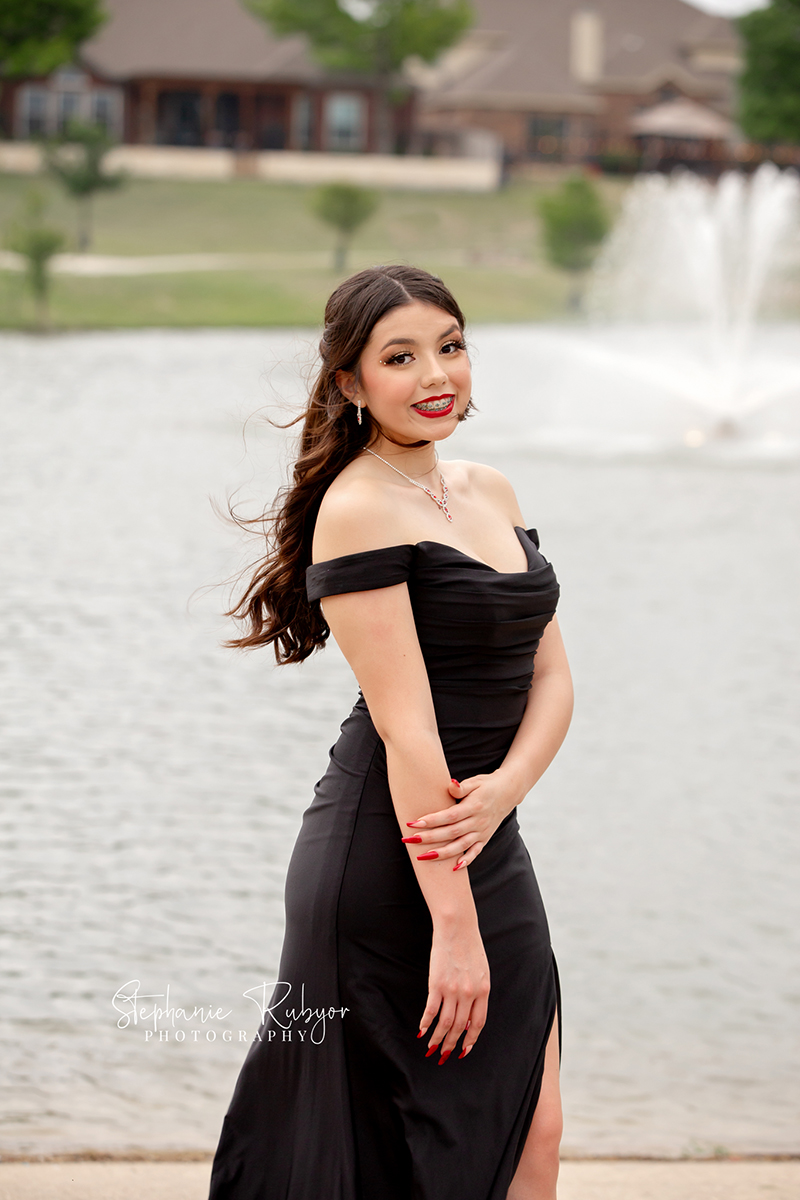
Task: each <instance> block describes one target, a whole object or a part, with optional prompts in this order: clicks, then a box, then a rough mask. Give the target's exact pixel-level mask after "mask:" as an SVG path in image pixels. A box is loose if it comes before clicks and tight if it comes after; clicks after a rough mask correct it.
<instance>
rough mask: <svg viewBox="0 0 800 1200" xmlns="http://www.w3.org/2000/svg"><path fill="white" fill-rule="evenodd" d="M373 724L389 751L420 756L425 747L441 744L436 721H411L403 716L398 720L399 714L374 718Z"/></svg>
mask: <svg viewBox="0 0 800 1200" xmlns="http://www.w3.org/2000/svg"><path fill="white" fill-rule="evenodd" d="M373 724H374V725H375V728H376V730H377V732H378V737H379V738H380V739H381V741H382V742H383V744H384V745H385V746H386V751H387V753H390V752H394V753H396V754H413V755H415V756H418V755H419V754H420V753H421V752H422V751H423V748H425V747H428V746H431V745H435V746H438V745H439V744H440V743H439V732H438V730H437V728H436V723H435V721H434V722H433V723H429V722H427V721H409V720H404V719H403V718H402V716H401V717H400V719H399V720H398V718H397V716H393V717H390V718H388V719H387V720H385V721H375V720H374V718H373Z"/></svg>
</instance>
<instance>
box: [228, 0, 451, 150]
mask: <svg viewBox="0 0 800 1200" xmlns="http://www.w3.org/2000/svg"><path fill="white" fill-rule="evenodd" d="M245 3H246V4H247V6H248V7H249V8H250V9H251V10H252V11H253V12H254V13H255V14H256V15H257V16H259V17H263V18H264V20H265V21H267V22H268V23H269V25H270V26H271V27H272V29H273V30H274V32H275V33H276V34H278V35H279V36H283V35H285V34H293V33H302V34H305V35H306V37H307V38H308V39H309V42H310V43H311V47H312V50H313V51H314V54H315V55H316V57H317V59H318V60H319V61H320V62H321V63H322V64H323V65H324V66H326V67H329V68H332V69H333V70H342V71H360V72H364V73H365V74H367V75H369V76H370V77H371V79H372V81H373V82H374V85H375V89H376V99H377V102H378V103H377V108H378V111H377V126H378V148H379V149H380V150H384V151H387V150H391V149H392V146H391V144H390V142H391V138H390V132H389V130H390V121H389V96H390V92H391V90H392V87H393V76H394V75H395V73H396V72H397V71H398V70H399V69H400V67H401V66H402V65H403V63H404V62H405V61H406V59H407V58H411V57H412V56H415V57H418V58H421V59H423V60H424V61H425V62H433V60H434V59H435V58H437V57H438V56H439V55H440V54H441V53H442V51H443V50H446V49H447V47H448V46H452V44H453V42H455V41H456V40H457V39H458V38H459V37H460V36H461V34H462V33H464V32H465V31H466V30H467V29H468V28H469V26H470V24H471V23H472V17H473V14H472V6H471V4H470V2H469V0H245Z"/></svg>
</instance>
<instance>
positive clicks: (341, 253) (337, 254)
mask: <svg viewBox="0 0 800 1200" xmlns="http://www.w3.org/2000/svg"><path fill="white" fill-rule="evenodd" d="M349 241H350V238H349V237H348V235H347V234H346V233H340V234H339V237H338V239H337V241H336V249H335V251H334V254H333V269H334V271H335V272H336V273H337V275H343V274H344V272H345V270H346V268H347V247H348V243H349Z"/></svg>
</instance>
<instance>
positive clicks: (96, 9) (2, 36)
mask: <svg viewBox="0 0 800 1200" xmlns="http://www.w3.org/2000/svg"><path fill="white" fill-rule="evenodd" d="M104 20H105V14H104V12H103V7H102V0H2V4H0V77H2V76H4V75H5V76H14V75H49V73H50V72H51V71H53V70H55V68H56V67H58V66H60V65H61V64H62V63H65V62H69V61H70V59H71V58H72V56H73V54H74V53H75V48H76V46H78V45H79V44H80V43H81V42H83V41H85V40H86V39H87V38H89V37H91V35H92V34H93V33H94V32H95V31H96V30H97V29H98V27H99V26H100V25H101V24H102V22H103V21H104Z"/></svg>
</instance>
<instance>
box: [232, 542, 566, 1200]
mask: <svg viewBox="0 0 800 1200" xmlns="http://www.w3.org/2000/svg"><path fill="white" fill-rule="evenodd" d="M516 532H517V536H518V538H519V540H520V543H521V545H522V546H523V548H524V549H525V553H526V555H527V559H528V566H527V570H522V571H513V572H500V571H496V570H495V569H494V568H493V567H491V566H489V565H488V564H487V563H485V562H481V561H480V560H478V559H475V558H472V557H471V556H470V555H468V554H465V553H463V552H462V551H461V550H457V549H456V548H455V547H453V546H449V545H446V544H445V543H442V542H435V541H422V542H418V543H416V544H414V545H410V544H409V545H398V546H388V547H383V548H380V549H377V550H369V551H365V552H363V553H360V554H348V555H344V556H342V557H339V558H334V559H330V560H328V561H326V562H320V563H315V564H314V565H312V566H310V567H309V568H308V570H307V573H306V580H307V593H308V598H309V600H310V601H311V602H312V603H313V602H316V601H319V600H320V599H323V598H324V597H326V596H332V595H337V594H340V593H343V592H355V591H369V590H373V589H376V588H382V587H391V586H393V585H395V584H400V583H406V584H407V585H408V592H409V596H410V600H411V605H412V609H413V614H414V621H415V625H416V630H417V635H418V638H419V643H420V647H421V650H422V654H423V657H424V660H425V664H426V668H427V672H428V677H429V681H430V687H431V694H432V697H433V704H434V709H435V713H436V722H437V730H438V733H439V738H440V741H441V744H442V748H443V750H444V754H445V758H446V762H447V767H448V770H449V771H450V773H451V774H452V775H453V777H454V778H456V779H461V780H463V779H468V778H469V777H470V776H472V775H477V774H480V773H488V772H491V771H493V770H495V769H496V768H497V767H499V766H500V764H501V763H502V761H503V759H504V757H505V755H506V753H507V751H508V748H509V746H510V745H511V743H512V741H513V739H514V736H515V734H516V731H517V729H518V728H519V724H520V721H521V719H522V716H523V714H524V711H525V706H526V703H527V700H528V695H529V689H530V687H531V680H532V676H533V668H534V656H535V654H536V650H537V647H538V645H539V641H540V639H541V637H542V634H543V632H544V630H545V628H546V626H547V623H548V622H549V621H550V620H551V619H552V617H553V615H554V612H555V609H556V604H557V602H558V598H559V586H558V582H557V581H556V577H555V573H554V571H553V568H552V566H551V565H550V563H549V562H548V561H547V559H545V558H544V556H543V555H542V554H541V553H540V551H539V539H538V536H537V533H536V530H534V529H530V530H524V529H522V528H521V527H517V530H516ZM429 799H430V807H429V808H428V809H427V810H424V811H429V812H431V811H435V810H436V809H437V808H438V807H441V804H442V794H441V792H439V793H437V794H436V796H431V797H430V798H429ZM421 803H422V801H421ZM405 832H406V830H405V828H404V829H402V830H401V829H400V828H399V826H398V818H397V814H396V812H395V810H394V806H393V801H392V796H391V789H390V785H389V770H388V766H387V757H386V748H385V746H384V744H383V742H382V740H381V738H380V737H379V735H378V732H377V730H376V728H375V726H374V724H373V722H372V719H371V717H370V714H369V710H368V707H367V704H366V702H365V700H364V698H363V696H362V697H360V698H359V700H358V701H357V703H356V705H355V707H354V709H353V711H352V712H351V713H350V715H349V716H348V717H347V719H346V720H345V721H344V723H343V724H342V727H341V733H340V736H339V738H338V739H337V741H336V744H335V745H334V746H333V747H332V749H331V752H330V761H329V764H328V768H327V770H326V772H325V774H324V775H323V777H322V778H321V779H320V780H319V782H318V783H317V785H316V787H315V789H314V800H313V803H312V804H311V805H310V806H309V808H307V809H306V811H305V813H304V814H303V825H302V829H301V831H300V834H299V836H298V839H297V842H296V844H295V848H294V851H293V854H292V858H291V862H290V864H289V870H288V873H287V879H286V936H285V939H284V945H283V951H282V955H281V963H280V970H279V979H280V980H281V981H282V986H283V987H284V988H285V986H286V985H287V984H291V986H292V988H293V991H292V996H291V1001H290V1004H291V1003H295V1004H298V1005H299V998H300V995H301V987H302V988H303V989H304V991H303V995H304V998H305V1003H306V1004H307V1005H309V1006H310V1008H311V1009H314V1010H317V1009H325V1010H327V1011H329V1012H330V1013H333V1014H336V1013H337V1012H343V1014H344V1015H343V1016H342V1018H341V1019H336V1018H335V1017H334V1018H332V1019H331V1020H330V1021H329V1023H328V1026H327V1031H326V1033H325V1038H324V1041H321V1042H319V1043H318V1044H315V1043H313V1042H312V1041H311V1040H310V1039H309V1038H308V1037H307V1036H304V1028H305V1027H304V1026H302V1025H299V1026H297V1027H296V1028H295V1027H294V1026H293V1024H292V1023H291V1022H289V1024H288V1026H287V1022H286V1020H285V1019H284V1020H283V1021H281V1019H280V1012H282V1009H280V1008H279V1006H278V1005H277V998H278V996H279V995H284V994H285V993H284V992H279V990H278V988H277V987H276V992H275V993H274V995H273V997H272V999H271V1001H270V1010H269V1011H268V1012H267V1014H266V1016H265V1018H264V1021H263V1023H262V1025H261V1028H260V1030H259V1033H258V1034H257V1037H256V1040H254V1042H253V1044H252V1045H251V1047H250V1049H249V1051H248V1055H247V1058H246V1060H245V1063H244V1065H243V1067H242V1070H241V1073H240V1075H239V1079H238V1081H237V1084H236V1089H235V1092H234V1096H233V1099H232V1101H231V1104H230V1107H229V1109H228V1112H227V1114H226V1117H225V1121H224V1124H223V1130H222V1135H221V1138H220V1142H219V1146H218V1148H217V1153H216V1156H215V1160H214V1166H213V1171H212V1182H211V1191H210V1200H265V1198H266V1197H269V1200H320V1198H321V1197H324V1198H325V1200H506V1197H507V1193H508V1188H509V1184H510V1183H511V1180H512V1177H513V1175H514V1171H515V1170H516V1167H517V1165H518V1162H519V1159H520V1156H521V1154H522V1149H523V1146H524V1143H525V1137H526V1135H527V1131H528V1129H529V1127H530V1123H531V1119H532V1117H533V1112H534V1109H535V1107H536V1103H537V1099H538V1095H539V1089H540V1086H541V1080H542V1073H543V1070H544V1056H545V1047H546V1044H547V1039H548V1036H549V1032H550V1029H551V1027H552V1024H553V1021H554V1020H555V1019H556V1015H557V998H558V978H557V974H556V970H555V962H554V959H553V954H552V949H551V946H550V934H549V929H548V925H547V918H546V916H545V911H544V906H543V904H542V899H541V896H540V894H539V889H538V886H537V883H536V878H535V875H534V872H533V867H532V865H531V860H530V855H529V854H528V851H527V848H526V847H525V844H524V842H523V841H522V839H521V837H520V833H519V824H518V822H517V818H516V809H512V810H511V812H509V813H508V815H507V816H506V817H504V819H503V820H502V822H501V823H500V825H499V826H498V827H497V829H496V830H495V832H494V834H493V835H492V836H491V838H490V839H489V841H488V843H487V844H486V845H485V847H484V848H483V850H482V851H481V853H480V854H479V855H478V857H477V858H476V859H475V861H474V862H472V863H470V864H469V867H468V868H467V871H468V877H469V882H470V887H471V891H472V896H473V899H474V903H475V909H476V912H477V915H478V921H479V925H480V932H481V938H482V940H483V944H484V947H485V950H486V955H487V959H488V961H489V967H490V971H491V980H492V985H491V995H490V999H489V1011H488V1018H487V1022H486V1025H485V1027H484V1029H483V1031H482V1033H481V1036H480V1038H479V1040H478V1041H477V1042H476V1044H475V1046H474V1048H473V1050H472V1052H471V1053H470V1054H469V1055H468V1056H467V1057H465V1058H464V1059H463V1061H462V1060H459V1059H458V1058H457V1057H456V1055H455V1054H454V1055H453V1056H452V1058H451V1060H449V1061H448V1062H447V1063H446V1064H445V1065H444V1066H442V1067H441V1068H440V1067H439V1066H438V1063H437V1060H436V1058H435V1057H434V1058H426V1057H425V1049H426V1043H425V1041H420V1040H418V1039H417V1036H416V1035H417V1031H418V1028H419V1022H420V1019H421V1017H422V1013H423V1010H424V1008H425V1003H426V999H427V994H428V978H429V968H430V954H431V944H432V943H431V939H432V934H433V928H432V920H431V915H430V912H429V910H428V907H427V905H426V903H425V900H424V898H423V895H422V891H421V889H420V886H419V883H418V882H417V877H416V875H415V872H414V867H413V866H412V863H411V859H410V858H409V853H408V850H407V848H406V846H405V845H404V844H403V843H402V842H401V840H400V839H401V836H402V834H403V833H405ZM414 849H416V847H415V848H414ZM429 865H430V864H429ZM433 866H434V867H435V866H436V864H433ZM273 1006H275V1008H276V1014H277V1015H274V1014H273V1012H272V1008H273ZM426 1041H427V1039H426Z"/></svg>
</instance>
